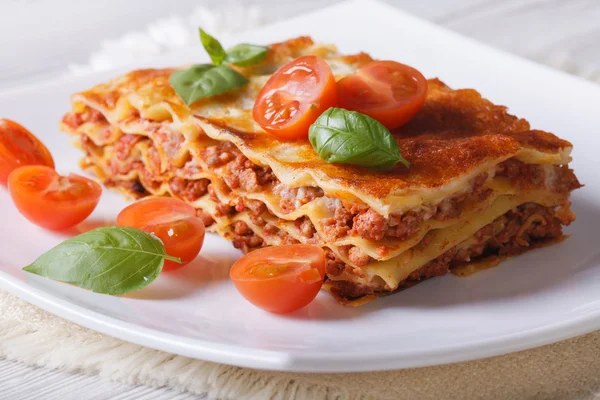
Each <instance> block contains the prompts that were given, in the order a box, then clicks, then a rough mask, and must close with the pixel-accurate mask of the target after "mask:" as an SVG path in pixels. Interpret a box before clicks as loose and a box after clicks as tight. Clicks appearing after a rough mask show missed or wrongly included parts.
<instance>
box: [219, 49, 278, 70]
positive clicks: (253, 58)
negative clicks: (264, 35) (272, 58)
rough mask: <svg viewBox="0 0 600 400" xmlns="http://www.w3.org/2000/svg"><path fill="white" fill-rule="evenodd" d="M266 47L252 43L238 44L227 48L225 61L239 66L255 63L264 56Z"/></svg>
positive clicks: (266, 50)
mask: <svg viewBox="0 0 600 400" xmlns="http://www.w3.org/2000/svg"><path fill="white" fill-rule="evenodd" d="M268 51H269V48H268V47H265V46H257V45H254V44H245V43H244V44H238V45H237V46H234V47H232V48H231V49H229V50H227V56H226V57H225V62H226V63H230V64H234V65H238V66H240V67H246V66H248V65H251V64H256V63H257V62H259V61H260V60H262V59H263V58H265V57H266V55H267V52H268Z"/></svg>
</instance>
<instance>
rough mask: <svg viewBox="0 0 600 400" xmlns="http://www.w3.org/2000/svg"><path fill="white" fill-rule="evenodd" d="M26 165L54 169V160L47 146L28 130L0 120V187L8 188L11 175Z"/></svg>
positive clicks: (11, 122)
mask: <svg viewBox="0 0 600 400" xmlns="http://www.w3.org/2000/svg"><path fill="white" fill-rule="evenodd" d="M25 165H45V166H48V167H50V168H54V160H53V159H52V155H51V154H50V152H49V151H48V149H47V148H46V146H44V145H43V144H42V142H40V141H39V140H38V139H37V138H36V137H35V136H34V135H33V134H32V133H31V132H29V131H28V130H27V129H26V128H24V127H23V126H21V125H20V124H18V123H16V122H15V121H12V120H9V119H5V118H0V185H3V186H6V185H7V184H8V176H9V175H10V173H11V172H12V171H13V170H14V169H16V168H18V167H21V166H25Z"/></svg>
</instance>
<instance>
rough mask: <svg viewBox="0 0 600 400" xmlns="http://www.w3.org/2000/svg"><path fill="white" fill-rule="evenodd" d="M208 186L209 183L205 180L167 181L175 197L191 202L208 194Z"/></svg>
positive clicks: (177, 179) (175, 179) (180, 179)
mask: <svg viewBox="0 0 600 400" xmlns="http://www.w3.org/2000/svg"><path fill="white" fill-rule="evenodd" d="M209 184H210V181H209V180H208V179H206V178H203V179H195V180H189V179H183V178H173V179H171V180H170V181H169V188H170V189H171V191H172V192H173V195H175V197H178V198H181V199H184V200H186V201H189V202H193V201H196V200H198V199H199V198H200V197H202V196H204V195H205V194H206V193H208V186H209Z"/></svg>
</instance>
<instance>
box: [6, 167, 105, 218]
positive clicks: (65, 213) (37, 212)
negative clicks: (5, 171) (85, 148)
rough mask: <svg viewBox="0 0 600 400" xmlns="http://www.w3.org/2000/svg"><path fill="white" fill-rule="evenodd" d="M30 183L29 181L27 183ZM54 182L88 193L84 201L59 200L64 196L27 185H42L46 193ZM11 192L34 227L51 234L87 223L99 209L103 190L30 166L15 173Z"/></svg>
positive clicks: (82, 180)
mask: <svg viewBox="0 0 600 400" xmlns="http://www.w3.org/2000/svg"><path fill="white" fill-rule="evenodd" d="M24 179H26V181H24ZM53 179H65V180H68V181H69V182H71V183H75V184H77V185H81V186H78V187H79V188H80V189H82V190H85V191H86V196H85V197H84V198H78V199H77V198H75V199H71V198H69V199H65V200H60V199H59V200H57V199H56V197H57V196H58V197H60V196H61V194H60V193H57V192H54V191H49V192H47V193H40V191H35V190H34V191H31V190H28V188H27V186H29V185H28V183H27V182H30V183H31V182H33V181H36V180H37V181H38V182H39V183H40V185H41V186H40V188H42V191H43V190H45V189H43V187H44V186H46V187H47V186H49V185H51V181H52V180H53ZM8 189H9V192H10V195H11V198H12V200H13V203H14V204H15V206H16V207H17V209H18V210H19V212H20V213H21V214H22V215H23V216H24V217H25V218H27V219H28V220H29V221H31V222H32V223H34V224H36V225H38V226H41V227H42V228H46V229H49V230H64V229H67V228H71V227H73V226H75V225H77V224H79V223H81V222H82V221H83V220H85V219H86V218H87V217H88V216H89V215H90V214H91V213H92V212H93V211H94V209H95V208H96V205H97V204H98V201H99V200H100V195H101V193H102V188H101V187H100V185H98V184H97V183H96V182H94V181H92V180H91V179H88V178H85V177H83V176H79V175H74V174H71V175H69V176H67V177H60V176H59V175H58V173H56V171H54V170H53V169H52V168H50V167H45V166H41V165H29V166H24V167H19V168H17V169H15V170H14V171H13V172H11V174H10V175H9V178H8Z"/></svg>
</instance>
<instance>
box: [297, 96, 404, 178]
mask: <svg viewBox="0 0 600 400" xmlns="http://www.w3.org/2000/svg"><path fill="white" fill-rule="evenodd" d="M308 139H309V140H310V143H311V144H312V146H313V147H314V149H315V150H316V151H317V153H319V156H320V157H321V158H322V159H323V160H325V161H326V162H328V163H342V164H355V165H362V166H363V167H367V168H372V169H390V168H392V167H393V166H394V165H396V163H398V162H400V163H402V164H404V165H405V166H406V167H407V168H408V167H410V163H409V162H408V161H407V160H406V159H404V158H403V157H402V154H400V149H399V148H398V143H396V140H394V137H393V136H392V134H391V133H390V131H389V130H388V129H387V128H386V127H385V126H383V125H382V124H381V123H380V122H379V121H377V120H375V119H373V118H371V117H369V116H367V115H364V114H361V113H359V112H356V111H348V110H345V109H343V108H335V107H332V108H330V109H328V110H327V111H325V112H324V113H323V114H321V116H319V118H317V120H316V121H315V122H314V123H313V124H312V125H311V126H310V128H309V130H308Z"/></svg>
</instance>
